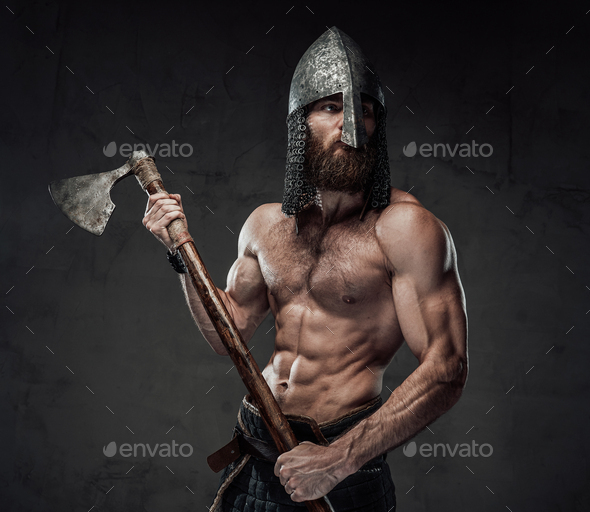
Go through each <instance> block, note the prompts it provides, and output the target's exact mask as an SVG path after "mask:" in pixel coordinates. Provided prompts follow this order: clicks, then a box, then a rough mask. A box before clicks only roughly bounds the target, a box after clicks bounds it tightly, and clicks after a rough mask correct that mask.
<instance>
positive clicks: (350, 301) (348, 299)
mask: <svg viewBox="0 0 590 512" xmlns="http://www.w3.org/2000/svg"><path fill="white" fill-rule="evenodd" d="M342 300H343V301H344V302H346V303H347V304H354V303H355V302H356V299H355V298H354V297H351V296H350V295H343V296H342Z"/></svg>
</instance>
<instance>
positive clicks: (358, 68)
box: [289, 27, 385, 148]
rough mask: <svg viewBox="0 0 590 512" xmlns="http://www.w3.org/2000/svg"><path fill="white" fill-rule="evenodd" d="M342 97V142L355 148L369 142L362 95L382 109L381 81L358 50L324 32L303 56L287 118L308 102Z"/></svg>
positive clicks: (334, 34) (336, 31)
mask: <svg viewBox="0 0 590 512" xmlns="http://www.w3.org/2000/svg"><path fill="white" fill-rule="evenodd" d="M339 92H341V93H342V101H343V111H344V121H343V126H342V137H341V140H342V142H345V143H346V144H348V145H349V146H352V147H354V148H358V147H360V146H362V145H363V144H365V143H366V142H368V140H369V138H368V136H367V132H366V130H365V123H364V120H363V108H362V104H361V93H365V94H368V95H369V96H371V97H373V98H374V99H376V100H377V101H378V102H379V103H380V104H381V105H382V106H383V107H385V98H384V97H383V91H382V90H381V81H380V80H379V76H378V75H377V74H376V73H375V72H374V70H373V66H372V65H371V63H370V61H369V59H367V57H366V56H365V55H364V54H363V52H362V50H361V48H360V46H359V45H358V44H356V43H355V42H354V41H353V40H352V39H351V38H350V37H349V36H348V35H346V34H345V33H344V32H342V31H341V30H340V29H338V28H336V27H332V28H330V29H328V30H327V31H326V32H324V33H323V34H322V35H321V36H320V37H319V38H318V39H317V40H316V41H315V42H314V43H313V44H312V45H311V46H310V47H309V48H308V49H307V51H306V52H305V54H304V55H303V57H301V60H300V61H299V64H297V68H295V74H294V75H293V80H291V90H290V93H289V114H291V112H293V111H294V110H295V109H297V108H299V107H304V106H306V105H309V104H310V103H311V102H313V101H316V100H319V99H321V98H325V97H326V96H331V95H332V94H336V93H339Z"/></svg>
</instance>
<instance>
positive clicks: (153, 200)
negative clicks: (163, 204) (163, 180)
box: [145, 192, 168, 215]
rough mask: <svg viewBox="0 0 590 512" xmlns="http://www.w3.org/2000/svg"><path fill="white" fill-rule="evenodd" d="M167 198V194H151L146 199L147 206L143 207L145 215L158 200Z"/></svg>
mask: <svg viewBox="0 0 590 512" xmlns="http://www.w3.org/2000/svg"><path fill="white" fill-rule="evenodd" d="M165 198H168V194H164V193H163V192H158V193H157V194H152V195H150V196H149V197H148V202H147V206H146V207H145V213H146V215H147V213H148V211H150V210H151V209H152V207H153V206H154V204H155V203H156V201H158V200H159V199H165Z"/></svg>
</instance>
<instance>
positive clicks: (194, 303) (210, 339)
mask: <svg viewBox="0 0 590 512" xmlns="http://www.w3.org/2000/svg"><path fill="white" fill-rule="evenodd" d="M180 283H181V285H182V289H183V291H184V296H185V298H186V302H187V304H188V307H189V309H190V312H191V314H192V316H193V319H194V321H195V323H196V324H197V327H198V328H199V330H200V331H201V334H202V335H203V337H204V338H205V339H206V340H207V343H209V345H211V348H212V349H213V350H215V352H216V353H218V354H219V355H224V356H225V355H227V350H226V349H225V346H224V345H223V343H222V341H221V338H220V337H219V334H217V331H216V330H215V327H213V323H212V322H211V319H210V318H209V315H208V314H207V311H206V310H205V307H204V306H203V303H202V302H201V298H200V297H199V295H198V293H197V291H196V290H195V287H194V286H193V283H192V282H191V279H190V276H189V274H180ZM217 290H218V291H219V295H220V296H221V299H222V300H223V302H224V303H225V306H226V307H227V308H228V311H229V312H230V314H231V309H230V307H229V304H228V301H227V298H226V296H225V292H224V291H223V290H220V289H219V288H218V289H217Z"/></svg>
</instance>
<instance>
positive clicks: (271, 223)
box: [239, 203, 285, 252]
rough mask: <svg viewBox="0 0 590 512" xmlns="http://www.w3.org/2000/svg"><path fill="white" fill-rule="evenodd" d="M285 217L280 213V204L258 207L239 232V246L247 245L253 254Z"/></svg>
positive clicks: (267, 204)
mask: <svg viewBox="0 0 590 512" xmlns="http://www.w3.org/2000/svg"><path fill="white" fill-rule="evenodd" d="M284 218H285V216H284V215H283V214H282V212H281V203H266V204H262V205H260V206H258V207H257V208H256V209H255V210H254V211H253V212H252V213H251V214H250V215H249V216H248V218H247V219H246V222H244V225H243V226H242V230H241V232H240V237H239V244H240V245H247V246H248V247H250V248H251V249H252V250H253V251H254V252H256V249H257V248H259V247H260V245H261V243H262V241H263V240H265V239H266V238H267V234H268V233H269V231H270V230H272V229H273V227H276V225H277V224H278V223H280V222H281V221H282V220H283V219H284Z"/></svg>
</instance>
